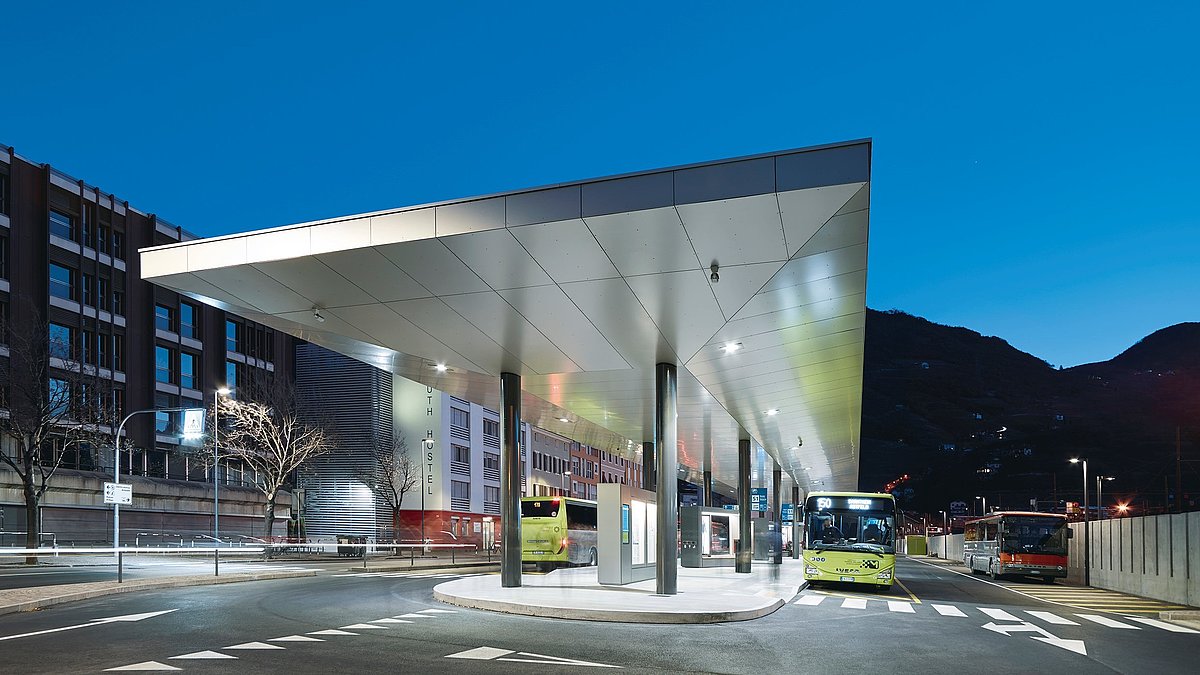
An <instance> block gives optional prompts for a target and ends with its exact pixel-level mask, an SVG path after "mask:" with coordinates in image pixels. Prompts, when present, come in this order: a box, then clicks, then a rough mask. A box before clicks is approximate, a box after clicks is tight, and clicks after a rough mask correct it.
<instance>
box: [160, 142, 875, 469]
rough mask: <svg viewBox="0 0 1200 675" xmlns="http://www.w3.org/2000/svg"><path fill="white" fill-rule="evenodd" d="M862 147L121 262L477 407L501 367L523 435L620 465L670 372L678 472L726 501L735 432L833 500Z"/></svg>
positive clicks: (853, 423) (260, 236)
mask: <svg viewBox="0 0 1200 675" xmlns="http://www.w3.org/2000/svg"><path fill="white" fill-rule="evenodd" d="M870 149H871V148H870V142H869V141H855V142H851V143H845V144H838V145H831V146H822V147H818V148H809V149H803V150H793V151H787V152H780V153H771V154H766V155H760V156H755V157H749V158H740V159H733V160H725V161H719V162H712V163H705V164H699V165H692V166H686V167H679V168H674V169H664V170H658V171H650V172H645V173H638V174H631V175H624V176H618V177H612V178H603V179H597V180H589V181H583V182H579V183H571V184H564V185H557V186H552V187H546V188H537V189H532V190H523V191H518V192H512V193H507V194H501V195H493V196H487V197H479V198H471V199H463V200H456V201H451V202H443V203H438V204H429V205H423V206H413V207H406V208H400V209H394V210H390V211H381V212H378V213H368V214H361V215H354V216H347V217H344V218H335V219H332V220H323V221H317V222H312V223H302V224H299V225H291V226H287V227H281V228H275V229H269V230H261V231H257V232H250V233H245V234H237V235H230V236H225V237H216V238H212V239H202V240H196V241H189V242H183V243H178V244H171V245H167V246H159V247H154V248H148V249H144V250H143V251H142V252H141V273H142V277H143V278H145V279H148V280H151V281H153V282H155V283H157V284H160V285H162V286H164V287H167V288H171V289H173V290H176V291H179V292H181V293H184V294H186V295H189V296H192V297H194V298H197V299H199V300H202V301H204V302H208V303H210V304H213V305H216V306H218V307H222V308H225V309H228V310H230V311H233V312H236V313H238V314H241V315H243V316H246V317H248V318H250V319H253V320H255V321H259V322H261V323H263V324H266V325H269V326H272V327H274V328H276V329H278V330H282V331H286V332H288V333H291V334H293V335H296V336H297V337H300V338H302V339H304V340H308V341H309V342H312V343H315V344H318V345H321V346H324V347H327V348H329V349H332V350H335V351H338V352H341V353H344V354H348V355H350V356H352V357H355V358H358V359H361V360H363V361H366V362H368V363H371V364H374V365H376V366H379V367H380V368H384V369H386V370H390V371H392V372H393V373H395V374H397V375H399V376H402V377H406V378H409V379H412V380H417V381H420V382H423V383H425V384H428V385H430V386H433V387H435V388H437V389H440V390H443V391H446V392H449V393H450V394H452V395H454V396H458V397H461V398H465V399H467V400H471V401H475V402H477V403H480V404H483V405H486V406H489V407H492V408H498V407H499V385H498V381H497V376H498V375H499V373H500V372H502V371H507V372H517V373H520V374H521V375H522V385H523V389H524V392H525V394H524V396H523V403H522V405H523V410H522V412H523V415H522V417H523V418H524V419H525V420H526V421H528V422H530V423H532V424H535V425H537V426H540V427H544V428H546V429H549V430H551V431H554V432H557V433H561V434H563V435H565V436H568V437H571V438H574V439H576V440H578V441H581V442H584V443H588V444H590V445H593V446H596V447H599V448H602V449H606V450H610V451H615V452H621V453H623V454H626V455H628V456H633V455H634V454H635V453H636V452H637V451H638V450H639V446H640V444H641V442H642V441H644V440H651V439H653V437H654V433H653V432H654V429H653V420H654V410H653V406H654V365H655V364H656V363H657V362H671V363H675V364H678V365H679V367H680V368H679V461H680V465H681V467H682V471H683V472H686V473H687V474H688V475H689V476H690V479H691V480H693V481H698V475H699V473H700V472H702V471H703V470H704V469H705V468H706V467H705V456H706V449H708V448H711V457H712V464H711V470H712V471H713V477H714V480H715V481H718V482H720V483H724V484H725V486H724V487H725V489H724V490H723V491H726V492H728V489H729V488H728V486H732V485H734V483H735V479H736V475H737V441H738V438H739V436H741V437H744V434H745V433H748V434H749V435H750V437H752V438H753V439H754V440H755V441H756V442H757V443H758V444H760V445H761V446H762V447H763V448H764V449H765V451H766V452H767V453H768V454H769V455H770V456H772V457H774V458H775V459H776V460H778V462H779V463H780V465H781V466H782V467H783V469H784V471H785V472H786V473H787V474H790V475H791V476H792V477H793V478H794V479H795V480H796V482H797V484H799V485H800V486H801V487H804V488H809V489H813V488H819V489H826V490H829V489H854V488H857V482H858V452H859V418H860V413H861V407H862V373H863V369H862V363H863V329H864V321H865V299H866V269H867V225H868V213H869V204H870V197H869V194H870ZM714 264H716V265H719V269H718V274H719V276H720V281H719V282H718V283H713V282H711V281H710V278H709V277H710V274H711V266H712V265H714ZM314 309H316V312H314ZM317 313H319V315H320V317H321V318H322V319H324V320H323V321H321V320H318V318H317ZM726 345H740V348H738V349H736V350H733V351H728V352H727V350H726V349H725V347H726ZM439 364H442V365H445V366H446V367H447V371H446V372H439V371H438V369H437V366H438V365H439ZM768 411H778V412H777V413H774V414H768ZM563 419H565V420H567V421H565V422H564V421H561V420H563ZM743 430H744V431H743ZM767 469H768V470H769V467H767Z"/></svg>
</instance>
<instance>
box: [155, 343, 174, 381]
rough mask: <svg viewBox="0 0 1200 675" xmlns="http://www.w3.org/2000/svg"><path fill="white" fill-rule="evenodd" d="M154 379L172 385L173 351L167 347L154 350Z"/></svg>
mask: <svg viewBox="0 0 1200 675" xmlns="http://www.w3.org/2000/svg"><path fill="white" fill-rule="evenodd" d="M154 379H155V380H157V381H159V382H166V383H167V384H170V383H171V350H170V349H167V348H166V347H155V348H154Z"/></svg>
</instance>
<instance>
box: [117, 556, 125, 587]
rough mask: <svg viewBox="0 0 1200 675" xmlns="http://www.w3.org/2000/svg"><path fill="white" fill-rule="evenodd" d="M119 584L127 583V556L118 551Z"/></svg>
mask: <svg viewBox="0 0 1200 675" xmlns="http://www.w3.org/2000/svg"><path fill="white" fill-rule="evenodd" d="M117 583H118V584H123V583H125V554H124V553H122V552H121V551H120V549H118V550H117Z"/></svg>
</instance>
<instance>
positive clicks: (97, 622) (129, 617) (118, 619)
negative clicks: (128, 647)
mask: <svg viewBox="0 0 1200 675" xmlns="http://www.w3.org/2000/svg"><path fill="white" fill-rule="evenodd" d="M174 611H177V610H174V609H164V610H163V611H161V612H145V613H142V614H125V615H123V616H110V617H107V618H104V619H92V620H91V621H90V622H88V623H81V624H77V625H74V626H63V627H62V628H50V629H47V630H39V631H34V632H32V633H21V634H20V635H5V636H4V637H0V642H3V641H5V640H16V639H17V638H23V637H33V636H34V635H45V634H47V633H61V632H62V631H64V630H75V629H76V628H91V627H92V626H103V625H104V624H108V623H124V622H128V621H141V620H143V619H149V618H151V617H155V616H159V615H162V614H170V613H171V612H174Z"/></svg>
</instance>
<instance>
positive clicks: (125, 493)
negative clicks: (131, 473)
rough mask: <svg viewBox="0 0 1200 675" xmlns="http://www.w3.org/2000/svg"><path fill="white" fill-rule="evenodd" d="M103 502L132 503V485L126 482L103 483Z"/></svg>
mask: <svg viewBox="0 0 1200 675" xmlns="http://www.w3.org/2000/svg"><path fill="white" fill-rule="evenodd" d="M104 503H105V504H126V505H128V504H132V503H133V486H132V485H130V484H128V483H105V484H104Z"/></svg>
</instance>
